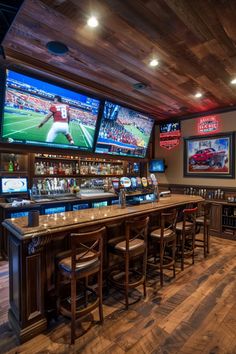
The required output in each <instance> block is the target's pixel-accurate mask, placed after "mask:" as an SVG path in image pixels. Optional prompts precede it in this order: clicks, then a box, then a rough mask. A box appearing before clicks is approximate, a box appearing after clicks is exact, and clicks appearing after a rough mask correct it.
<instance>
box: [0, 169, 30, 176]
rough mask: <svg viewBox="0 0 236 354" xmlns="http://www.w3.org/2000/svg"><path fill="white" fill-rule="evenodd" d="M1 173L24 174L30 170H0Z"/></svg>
mask: <svg viewBox="0 0 236 354" xmlns="http://www.w3.org/2000/svg"><path fill="white" fill-rule="evenodd" d="M0 174H5V175H6V174H10V175H23V174H28V171H6V170H4V171H0Z"/></svg>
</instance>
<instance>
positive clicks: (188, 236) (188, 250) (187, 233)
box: [176, 207, 198, 270]
mask: <svg viewBox="0 0 236 354" xmlns="http://www.w3.org/2000/svg"><path fill="white" fill-rule="evenodd" d="M197 210H198V208H197V207H195V208H192V209H184V210H183V221H180V222H178V223H177V224H176V233H177V250H178V253H180V259H181V270H184V260H185V258H189V257H192V264H194V256H195V254H194V248H195V234H196V216H197Z"/></svg>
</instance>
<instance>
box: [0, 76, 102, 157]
mask: <svg viewBox="0 0 236 354" xmlns="http://www.w3.org/2000/svg"><path fill="white" fill-rule="evenodd" d="M99 106H100V101H99V100H97V99H94V98H91V97H88V96H86V95H84V94H80V93H78V92H75V91H73V90H70V89H67V88H63V87H60V86H58V85H55V84H51V83H49V82H46V81H43V80H39V79H37V78H34V77H31V76H28V75H25V74H22V73H18V72H15V71H11V70H8V71H7V75H6V88H5V104H4V109H3V119H2V127H1V138H2V141H4V142H8V143H14V144H19V143H23V144H30V145H35V146H50V147H54V148H70V149H78V150H85V151H92V150H93V145H94V135H95V128H96V122H97V117H98V112H99Z"/></svg>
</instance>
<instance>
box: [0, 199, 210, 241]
mask: <svg viewBox="0 0 236 354" xmlns="http://www.w3.org/2000/svg"><path fill="white" fill-rule="evenodd" d="M203 200H204V199H203V198H202V197H200V196H189V195H181V194H174V195H172V196H170V197H165V198H161V199H160V200H159V201H158V202H151V203H147V204H141V205H134V206H127V207H126V208H121V207H120V206H119V205H112V206H107V207H101V208H90V209H84V210H79V211H68V212H64V213H58V214H51V215H40V216H39V226H37V227H28V226H27V224H28V218H27V217H22V218H16V219H6V220H4V222H3V223H2V224H3V226H4V227H5V228H6V229H8V230H9V231H10V232H12V233H13V234H14V235H15V236H17V237H18V238H20V239H26V238H32V237H35V236H44V235H48V234H49V233H57V232H62V231H66V230H72V229H75V228H78V227H85V226H91V225H96V224H101V223H102V222H104V223H107V222H109V221H116V220H120V219H124V218H127V217H132V216H133V217H135V216H139V215H142V214H148V213H151V212H153V211H158V210H163V209H167V208H171V207H175V206H180V205H184V204H187V203H198V202H202V201H203Z"/></svg>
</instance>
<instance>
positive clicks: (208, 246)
mask: <svg viewBox="0 0 236 354" xmlns="http://www.w3.org/2000/svg"><path fill="white" fill-rule="evenodd" d="M206 233H207V253H208V254H209V253H210V235H209V226H208V225H207V226H206Z"/></svg>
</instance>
